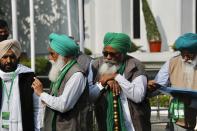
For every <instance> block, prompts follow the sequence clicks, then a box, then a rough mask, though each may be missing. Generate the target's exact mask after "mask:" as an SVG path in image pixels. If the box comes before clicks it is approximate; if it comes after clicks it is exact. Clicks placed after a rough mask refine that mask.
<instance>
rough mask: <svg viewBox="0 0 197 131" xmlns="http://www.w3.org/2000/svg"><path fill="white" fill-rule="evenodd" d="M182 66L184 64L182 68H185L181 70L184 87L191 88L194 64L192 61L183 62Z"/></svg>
mask: <svg viewBox="0 0 197 131" xmlns="http://www.w3.org/2000/svg"><path fill="white" fill-rule="evenodd" d="M183 64H184V66H183V67H185V68H184V69H183V72H184V80H185V82H186V86H187V87H189V88H191V87H192V84H193V78H194V72H195V66H196V63H195V62H194V61H191V62H183Z"/></svg>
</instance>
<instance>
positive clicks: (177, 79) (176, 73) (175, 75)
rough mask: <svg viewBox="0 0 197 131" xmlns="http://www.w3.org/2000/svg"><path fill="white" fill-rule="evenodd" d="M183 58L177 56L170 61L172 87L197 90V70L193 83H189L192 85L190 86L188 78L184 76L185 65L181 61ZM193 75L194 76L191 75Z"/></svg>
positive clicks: (196, 70)
mask: <svg viewBox="0 0 197 131" xmlns="http://www.w3.org/2000/svg"><path fill="white" fill-rule="evenodd" d="M181 59H182V58H181V56H180V55H179V56H176V57H174V58H172V59H171V60H170V68H169V74H170V75H169V76H170V83H171V86H172V87H173V86H175V87H179V88H186V87H187V88H192V89H194V90H197V69H195V72H194V74H193V81H189V82H190V83H191V85H190V84H188V82H187V78H186V76H185V74H184V68H185V65H184V63H183V62H182V60H181ZM191 75H192V74H191Z"/></svg>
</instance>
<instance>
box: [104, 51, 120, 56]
mask: <svg viewBox="0 0 197 131" xmlns="http://www.w3.org/2000/svg"><path fill="white" fill-rule="evenodd" d="M119 54H120V53H118V52H116V53H115V52H108V51H103V56H104V57H107V56H108V55H110V56H111V57H117V56H118V55H119Z"/></svg>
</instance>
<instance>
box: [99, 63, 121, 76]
mask: <svg viewBox="0 0 197 131" xmlns="http://www.w3.org/2000/svg"><path fill="white" fill-rule="evenodd" d="M117 69H118V67H117V66H116V65H113V64H109V63H103V64H102V65H101V67H100V68H99V74H100V75H103V74H112V73H115V72H117Z"/></svg>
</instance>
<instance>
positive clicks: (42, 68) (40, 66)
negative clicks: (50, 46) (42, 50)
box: [20, 57, 50, 75]
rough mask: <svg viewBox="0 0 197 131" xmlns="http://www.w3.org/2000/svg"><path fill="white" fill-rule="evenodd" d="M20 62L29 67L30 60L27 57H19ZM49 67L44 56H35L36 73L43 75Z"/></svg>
mask: <svg viewBox="0 0 197 131" xmlns="http://www.w3.org/2000/svg"><path fill="white" fill-rule="evenodd" d="M20 63H21V64H23V65H25V66H28V67H31V60H30V59H29V58H25V57H24V58H21V59H20ZM49 67H50V64H49V62H48V60H47V59H46V58H44V57H36V71H35V72H36V75H45V74H46V73H48V69H49Z"/></svg>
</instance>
